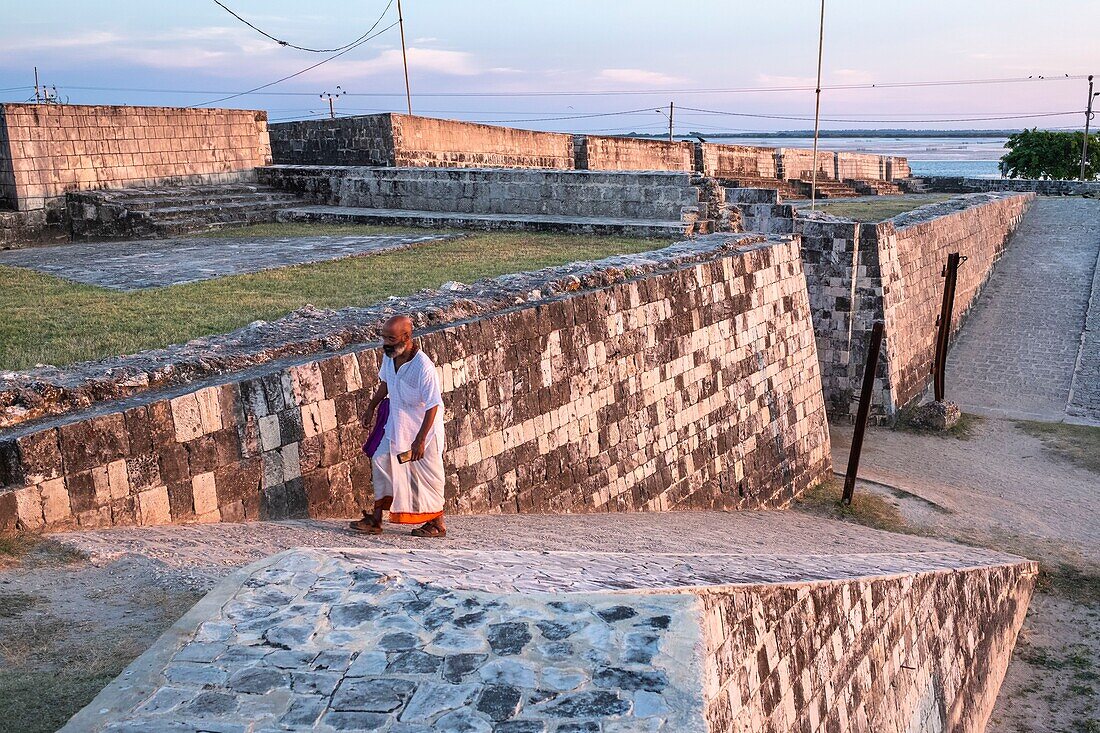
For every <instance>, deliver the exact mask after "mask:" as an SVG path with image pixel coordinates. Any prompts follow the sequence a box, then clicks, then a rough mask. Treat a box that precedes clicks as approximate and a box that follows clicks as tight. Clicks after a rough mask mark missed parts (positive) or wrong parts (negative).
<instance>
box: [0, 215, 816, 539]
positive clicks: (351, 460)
mask: <svg viewBox="0 0 1100 733" xmlns="http://www.w3.org/2000/svg"><path fill="white" fill-rule="evenodd" d="M731 236H732V237H733V240H727V241H736V242H740V244H738V245H737V248H736V249H734V250H733V251H730V250H715V254H714V255H711V256H709V257H707V256H702V257H703V258H702V259H699V260H696V261H693V262H691V263H690V264H684V265H682V266H670V267H668V268H666V269H655V270H653V271H651V272H650V273H649V274H646V275H642V276H638V277H636V278H634V279H630V280H627V281H625V282H620V283H617V284H613V285H608V286H606V287H599V288H596V289H593V290H579V291H576V292H573V293H571V294H566V295H563V296H561V297H557V298H553V299H549V300H545V301H542V302H539V303H537V304H534V305H526V306H520V307H515V308H513V309H509V310H504V311H499V312H496V313H492V314H486V315H483V316H482V317H479V318H476V319H473V320H470V321H464V322H458V323H452V324H449V325H445V326H440V327H438V328H434V329H430V330H429V331H427V332H424V333H421V334H420V338H421V343H422V345H423V347H424V349H425V350H426V351H427V352H428V353H429V354H431V355H432V356H433V357H435V360H436V361H437V363H438V365H439V369H440V373H441V379H442V382H443V395H444V404H445V414H446V423H445V425H446V439H447V452H446V455H445V462H446V465H447V470H448V476H447V497H448V508H449V510H450V511H457V512H516V511H520V512H583V511H625V510H664V509H677V508H730V509H732V508H753V507H781V506H785V505H786V504H787V503H788V502H789V501H790V500H791V499H792V498H793V497H794V496H796V495H797V494H798V493H799V492H801V491H802V490H803V489H805V488H806V487H808V486H810V485H812V484H814V483H816V482H818V481H820V480H822V479H823V478H825V477H826V476H827V475H828V471H829V439H828V429H827V425H826V421H825V412H824V405H823V403H822V401H821V387H820V380H819V378H818V364H817V353H816V350H815V347H814V339H813V332H812V327H811V323H810V316H809V306H808V302H807V299H806V290H805V287H806V286H805V278H804V276H803V272H802V267H801V262H800V259H799V252H798V245H797V243H796V242H794V241H790V240H787V241H782V240H778V239H775V238H773V239H772V240H763V238H761V237H751V236H750V237H737V236H736V235H731ZM692 246H693V247H696V246H697V245H692ZM696 256H700V255H696ZM648 257H649V258H650V259H652V258H654V257H657V258H660V257H661V254H660V253H657V254H652V253H651V254H649V255H648ZM669 262H670V263H671V262H673V261H672V260H669ZM574 269H576V267H575V266H574ZM611 274H612V273H611V272H610V271H608V273H607V275H611ZM509 277H511V278H513V279H514V278H516V276H509ZM512 302H514V300H513V301H512ZM316 328H317V326H313V330H316ZM224 358H228V357H224ZM378 362H379V356H378V350H377V344H365V345H361V346H358V347H356V348H355V349H354V350H352V351H350V352H349V353H344V354H339V355H334V356H328V357H325V358H320V359H314V360H308V361H305V362H304V363H296V364H293V365H291V366H279V365H272V366H269V367H267V368H265V369H260V370H256V371H253V372H251V373H249V374H248V375H247V377H239V378H234V377H233V375H227V377H226V378H225V379H228V380H229V381H225V379H222V380H219V381H218V382H215V383H213V384H205V385H187V386H182V387H179V388H177V389H175V390H174V391H172V392H170V393H168V394H163V393H161V394H155V393H154V394H148V395H145V396H143V397H141V398H140V399H137V400H131V401H130V402H128V403H126V404H125V405H117V406H113V405H116V404H117V403H107V404H104V405H101V406H99V407H98V408H96V409H95V410H93V411H92V412H91V414H87V413H85V414H79V413H77V414H70V415H67V416H64V417H62V418H60V419H57V420H55V421H53V422H46V423H39V424H34V425H28V426H24V427H22V428H17V429H16V430H9V431H8V432H7V434H4V433H0V486H3V487H4V488H3V489H0V527H4V526H8V527H10V526H12V525H13V524H15V523H16V522H18V523H19V525H20V526H23V527H26V528H32V529H33V528H38V527H43V526H44V527H46V528H48V529H58V528H63V527H71V526H82V527H95V526H104V525H112V524H113V525H123V524H159V523H165V522H169V521H190V520H197V521H218V520H221V521H235V520H243V519H262V518H271V519H277V518H284V517H291V516H302V515H305V514H309V515H310V516H347V515H351V514H354V513H355V512H356V510H357V506H358V505H359V504H358V503H357V500H359V501H360V502H362V501H364V495H369V494H370V463H369V460H368V459H367V458H366V457H365V456H363V455H362V453H361V451H360V446H361V443H362V441H363V440H364V439H365V436H364V431H363V430H362V428H361V427H360V426H359V425H358V420H359V415H360V413H361V412H362V410H363V408H364V405H365V403H366V401H367V400H368V399H369V395H370V393H371V391H372V390H373V388H374V386H375V379H376V376H375V375H376V373H377V367H378ZM366 503H367V504H369V500H367V501H366Z"/></svg>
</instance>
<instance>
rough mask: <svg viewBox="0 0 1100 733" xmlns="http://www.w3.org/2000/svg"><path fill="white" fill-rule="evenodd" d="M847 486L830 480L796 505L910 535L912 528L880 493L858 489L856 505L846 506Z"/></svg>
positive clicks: (833, 516)
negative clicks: (910, 528) (844, 490)
mask: <svg viewBox="0 0 1100 733" xmlns="http://www.w3.org/2000/svg"><path fill="white" fill-rule="evenodd" d="M843 489H844V486H843V484H842V483H841V482H840V481H838V480H836V479H829V480H828V481H824V482H822V483H820V484H818V485H817V486H814V487H813V488H811V489H809V490H808V491H806V492H805V493H804V494H803V495H802V496H800V497H799V498H798V499H797V500H796V501H795V506H796V507H798V508H800V509H804V510H806V511H809V512H811V513H813V514H817V515H820V516H824V517H828V518H829V519H843V520H847V521H851V522H857V523H858V524H862V525H865V526H867V527H873V528H874V529H882V530H886V531H888V532H906V531H909V526H908V525H907V524H906V523H905V519H904V518H902V516H901V512H899V511H898V509H897V507H895V506H894V505H893V504H891V503H890V502H888V501H886V499H884V498H882V497H881V496H879V495H878V494H873V493H870V492H867V491H860V490H859V489H858V488H857V489H856V492H855V494H854V495H853V496H852V503H851V504H850V505H847V504H845V503H844V502H843V501H842V498H843Z"/></svg>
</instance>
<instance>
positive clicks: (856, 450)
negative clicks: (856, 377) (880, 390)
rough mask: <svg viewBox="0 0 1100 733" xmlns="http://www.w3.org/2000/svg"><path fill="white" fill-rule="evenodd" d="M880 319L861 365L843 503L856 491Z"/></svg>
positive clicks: (878, 340) (880, 328)
mask: <svg viewBox="0 0 1100 733" xmlns="http://www.w3.org/2000/svg"><path fill="white" fill-rule="evenodd" d="M882 328H883V325H882V321H875V325H874V326H872V327H871V345H870V347H869V348H868V349H867V362H866V363H865V364H864V365H863V387H862V389H860V391H859V410H858V412H856V429H855V431H854V432H853V433H852V450H851V451H850V452H849V453H848V470H847V471H846V472H845V473H844V496H843V498H842V501H843V502H844V503H845V504H851V503H852V496H853V495H854V494H855V491H856V474H858V473H859V454H860V453H861V452H862V451H863V436H864V434H865V433H866V432H867V418H868V416H869V415H870V414H871V398H872V397H873V396H874V391H875V372H876V371H877V370H878V352H879V350H880V349H881V348H882Z"/></svg>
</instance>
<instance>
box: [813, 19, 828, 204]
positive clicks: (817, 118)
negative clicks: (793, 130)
mask: <svg viewBox="0 0 1100 733" xmlns="http://www.w3.org/2000/svg"><path fill="white" fill-rule="evenodd" d="M824 47H825V0H821V26H820V30H819V31H818V36H817V92H816V94H817V102H816V103H815V104H814V172H813V178H812V183H810V211H813V210H814V209H816V208H817V133H818V129H819V127H820V126H821V52H822V49H823V48H824Z"/></svg>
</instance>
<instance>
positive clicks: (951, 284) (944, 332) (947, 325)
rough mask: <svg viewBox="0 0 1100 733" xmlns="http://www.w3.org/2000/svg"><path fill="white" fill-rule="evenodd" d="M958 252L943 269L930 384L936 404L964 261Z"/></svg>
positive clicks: (942, 385)
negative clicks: (940, 301) (934, 394)
mask: <svg viewBox="0 0 1100 733" xmlns="http://www.w3.org/2000/svg"><path fill="white" fill-rule="evenodd" d="M965 259H966V258H965V257H960V256H959V253H958V252H952V253H951V254H949V255H947V266H946V267H944V268H943V278H944V281H943V303H942V304H941V305H940V318H939V320H938V321H937V325H938V326H939V330H938V331H937V332H936V355H935V358H934V359H933V360H932V384H933V389H934V391H935V393H936V402H943V400H944V394H945V392H946V386H947V385H946V382H947V377H946V372H947V346H948V343H949V342H950V340H951V314H952V311H953V310H954V307H955V287H956V285H957V284H958V281H959V265H960V264H961V263H962V262H963V261H964V260H965Z"/></svg>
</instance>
